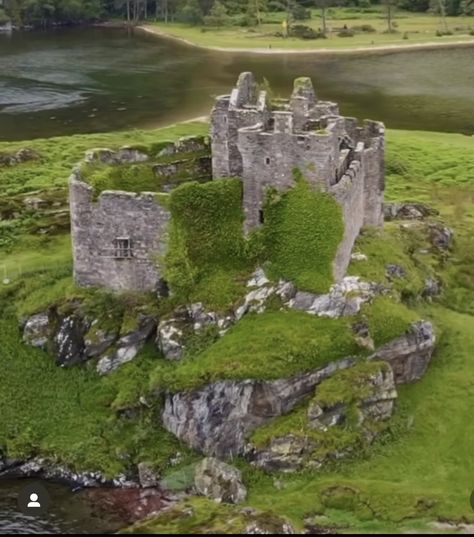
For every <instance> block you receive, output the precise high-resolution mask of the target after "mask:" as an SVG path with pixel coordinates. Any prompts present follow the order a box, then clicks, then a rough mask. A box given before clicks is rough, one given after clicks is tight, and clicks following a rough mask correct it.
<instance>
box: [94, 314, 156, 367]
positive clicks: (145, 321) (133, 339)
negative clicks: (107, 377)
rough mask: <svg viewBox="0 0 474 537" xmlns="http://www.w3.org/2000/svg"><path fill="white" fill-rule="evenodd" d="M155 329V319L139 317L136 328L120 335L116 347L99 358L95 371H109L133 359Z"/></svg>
mask: <svg viewBox="0 0 474 537" xmlns="http://www.w3.org/2000/svg"><path fill="white" fill-rule="evenodd" d="M155 330H156V321H155V319H153V318H151V317H143V318H142V319H140V322H139V326H138V329H137V330H135V331H133V332H130V333H129V334H127V335H126V336H123V337H121V338H120V339H119V340H118V342H117V345H116V348H115V349H114V350H112V351H110V353H108V355H106V356H103V357H102V358H101V359H100V360H99V362H98V364H97V371H98V372H99V373H100V374H101V375H104V374H106V373H111V372H112V371H115V370H116V369H118V368H119V367H120V366H121V365H123V364H126V363H127V362H130V361H131V360H133V359H134V358H135V357H136V356H137V354H138V353H139V352H140V350H141V349H142V348H143V346H144V345H145V343H146V342H147V341H148V340H149V339H150V338H151V336H152V335H153V333H154V332H155Z"/></svg>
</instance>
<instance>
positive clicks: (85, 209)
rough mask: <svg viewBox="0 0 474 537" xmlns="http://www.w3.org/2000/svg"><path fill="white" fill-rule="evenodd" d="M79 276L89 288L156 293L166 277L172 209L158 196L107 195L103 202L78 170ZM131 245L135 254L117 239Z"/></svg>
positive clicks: (73, 198) (73, 187)
mask: <svg viewBox="0 0 474 537" xmlns="http://www.w3.org/2000/svg"><path fill="white" fill-rule="evenodd" d="M70 207H71V233H72V243H73V256H74V278H75V281H76V283H77V284H78V285H80V286H84V287H105V288H109V289H113V290H116V291H123V290H129V289H133V290H137V291H153V290H155V289H156V286H157V283H158V281H159V279H160V277H161V274H160V270H159V269H158V266H159V264H158V258H159V256H161V255H164V253H165V245H166V239H167V233H168V222H169V220H170V213H169V211H168V210H167V209H166V208H165V207H164V206H163V205H162V204H161V203H160V202H159V201H158V199H157V196H156V194H155V193H147V192H144V193H141V194H133V193H130V192H120V191H105V192H102V194H101V195H100V196H99V198H98V199H97V200H94V199H93V189H92V188H91V187H90V186H89V185H88V184H87V183H85V182H84V181H83V180H82V178H81V177H80V175H79V174H78V172H75V173H74V174H73V176H72V177H71V180H70ZM123 240H129V241H130V243H129V244H130V252H129V253H130V256H128V252H127V251H126V250H125V248H124V247H123V246H124V245H123V243H122V244H120V243H118V242H117V241H123Z"/></svg>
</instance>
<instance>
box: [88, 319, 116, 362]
mask: <svg viewBox="0 0 474 537" xmlns="http://www.w3.org/2000/svg"><path fill="white" fill-rule="evenodd" d="M117 338H118V335H117V334H112V333H107V332H105V331H104V330H102V329H101V328H97V326H96V321H93V322H92V324H91V327H90V329H89V330H88V331H87V333H86V335H85V336H84V355H85V356H86V358H97V357H98V356H100V355H101V354H103V353H104V352H106V351H107V350H108V349H109V348H110V347H111V346H112V345H113V344H114V343H115V342H116V341H117Z"/></svg>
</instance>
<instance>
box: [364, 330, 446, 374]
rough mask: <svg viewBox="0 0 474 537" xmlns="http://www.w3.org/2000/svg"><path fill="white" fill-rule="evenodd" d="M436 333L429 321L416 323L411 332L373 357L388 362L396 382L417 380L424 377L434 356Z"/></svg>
mask: <svg viewBox="0 0 474 537" xmlns="http://www.w3.org/2000/svg"><path fill="white" fill-rule="evenodd" d="M435 344H436V335H435V331H434V327H433V325H432V324H431V323H430V322H428V321H420V322H417V323H414V324H413V325H412V327H411V328H410V330H409V332H408V333H407V334H405V335H403V336H401V337H399V338H397V339H395V340H394V341H391V342H390V343H387V344H386V345H384V346H383V347H381V348H379V349H378V350H377V351H376V352H375V354H374V355H373V356H372V357H371V358H372V359H375V360H383V361H385V362H388V363H389V364H390V365H391V367H392V369H393V373H394V377H395V383H396V384H407V383H410V382H415V381H417V380H419V379H421V378H422V377H423V375H424V374H425V372H426V369H427V368H428V365H429V363H430V361H431V358H432V356H433V351H434V349H435Z"/></svg>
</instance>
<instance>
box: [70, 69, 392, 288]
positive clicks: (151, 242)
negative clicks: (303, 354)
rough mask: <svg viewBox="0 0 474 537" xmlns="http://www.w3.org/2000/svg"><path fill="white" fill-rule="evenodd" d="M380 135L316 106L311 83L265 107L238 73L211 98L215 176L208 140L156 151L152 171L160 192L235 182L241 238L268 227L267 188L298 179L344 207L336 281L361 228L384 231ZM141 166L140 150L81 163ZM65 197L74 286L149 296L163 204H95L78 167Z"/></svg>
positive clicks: (149, 200) (164, 225)
mask: <svg viewBox="0 0 474 537" xmlns="http://www.w3.org/2000/svg"><path fill="white" fill-rule="evenodd" d="M384 135H385V130H384V126H383V124H381V123H378V122H374V121H365V122H364V124H363V126H359V124H358V122H357V120H356V119H354V118H346V117H343V116H340V115H339V110H338V106H337V105H336V104H335V103H331V102H327V101H320V100H318V99H317V97H316V94H315V92H314V89H313V86H312V83H311V80H310V79H308V78H301V79H297V80H296V81H295V86H294V91H293V94H292V95H291V98H290V99H287V100H281V99H280V100H279V101H278V102H277V103H272V104H270V103H269V101H268V98H267V94H266V92H265V91H260V90H259V89H258V86H257V84H256V82H255V79H254V77H253V75H252V74H251V73H243V74H242V75H241V76H240V77H239V80H238V83H237V86H236V88H234V90H233V91H232V93H231V95H228V96H222V97H219V98H218V99H217V100H216V104H215V107H214V109H213V111H212V114H211V150H212V170H211V157H210V156H209V153H208V149H209V145H208V141H207V139H205V137H204V138H202V139H186V140H181V141H179V142H178V143H176V144H173V143H170V144H168V147H165V148H164V149H162V150H161V151H160V153H159V156H165V157H167V158H166V159H165V160H164V161H163V162H162V163H161V164H159V163H158V164H157V165H155V166H154V171H155V173H156V174H157V175H159V176H160V177H162V178H163V179H166V181H162V187H163V190H164V191H166V192H168V191H169V190H171V189H172V188H174V187H175V186H176V184H177V183H176V182H173V181H172V180H171V181H167V180H168V179H172V178H173V176H174V177H176V176H181V175H183V174H188V175H189V178H196V177H197V176H199V177H201V176H208V175H211V173H210V172H211V171H212V177H213V179H220V178H228V177H238V178H240V179H241V180H242V183H243V200H242V203H243V210H244V213H245V229H246V231H247V232H249V231H251V230H252V229H255V228H257V227H259V226H260V225H261V224H262V223H263V222H264V218H265V215H264V214H263V207H264V203H265V199H266V195H267V191H268V189H270V188H274V189H277V190H279V191H285V190H288V189H289V188H291V187H293V186H294V184H295V172H296V171H297V172H298V173H300V174H302V175H303V176H304V177H305V179H306V180H308V181H309V183H310V184H311V185H313V186H314V187H315V188H316V189H318V190H322V191H325V192H329V193H330V194H331V195H333V196H334V198H335V199H336V200H337V202H338V203H339V204H340V205H341V207H342V212H343V218H344V226H345V232H344V237H343V240H342V242H341V244H340V245H339V248H338V252H337V255H336V258H335V260H334V270H333V273H334V277H335V279H336V280H340V279H341V278H342V277H343V276H344V274H345V272H346V269H347V267H348V265H349V262H350V256H351V251H352V248H353V245H354V242H355V240H356V238H357V236H358V234H359V233H360V230H361V228H362V226H364V225H370V226H380V225H382V224H383V211H382V206H383V194H384V187H385V185H384V173H385V170H384V166H385V160H384V152H385V141H384ZM206 148H207V149H206ZM206 151H207V153H206ZM183 152H184V153H187V155H184V157H183V155H182V153H183ZM168 157H172V158H171V160H169V159H168ZM181 157H183V158H181ZM147 160H149V157H148V155H146V154H145V153H143V152H140V150H138V149H136V148H135V149H134V148H122V149H121V150H119V151H111V150H109V149H99V150H94V151H92V152H88V154H87V155H86V162H89V163H94V162H102V163H106V164H112V165H117V164H122V163H131V162H145V161H147ZM190 162H191V167H190ZM186 178H188V176H186ZM209 178H210V177H209ZM70 192H71V196H70V197H71V224H72V236H73V251H74V265H75V278H76V282H77V283H78V284H79V285H83V286H101V287H108V288H111V289H115V290H124V289H134V290H140V291H149V290H153V289H155V288H156V287H157V284H158V282H159V279H160V278H161V276H162V275H161V272H160V269H159V263H158V261H159V258H160V257H161V256H163V255H164V253H165V248H166V242H167V230H168V223H169V220H170V214H169V212H168V210H167V209H166V207H165V206H164V205H163V204H162V203H160V201H159V200H160V198H159V197H158V196H157V195H156V194H155V193H150V192H148V193H147V192H144V193H140V194H133V193H129V192H120V191H108V192H107V191H106V192H102V194H101V195H100V196H99V198H98V199H97V200H94V196H93V189H92V187H91V186H89V185H88V184H87V181H85V180H84V178H83V177H81V172H80V167H78V168H77V169H76V171H75V172H74V173H73V176H72V178H71V181H70ZM123 244H126V245H127V248H126V252H122V251H121V249H123V248H124V247H123ZM124 253H125V254H126V255H122V254H124Z"/></svg>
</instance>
